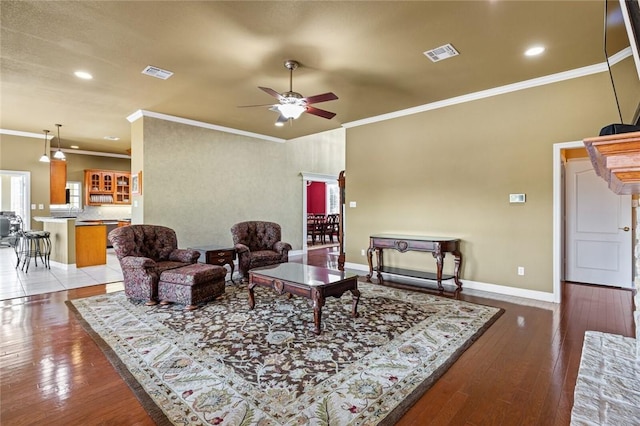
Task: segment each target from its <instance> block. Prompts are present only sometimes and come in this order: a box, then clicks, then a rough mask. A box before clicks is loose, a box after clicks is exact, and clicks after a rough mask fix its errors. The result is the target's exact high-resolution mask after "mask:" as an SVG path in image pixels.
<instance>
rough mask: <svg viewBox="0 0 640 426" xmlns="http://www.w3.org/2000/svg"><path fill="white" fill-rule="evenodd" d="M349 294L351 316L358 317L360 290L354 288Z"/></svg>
mask: <svg viewBox="0 0 640 426" xmlns="http://www.w3.org/2000/svg"><path fill="white" fill-rule="evenodd" d="M351 295H352V299H353V301H352V302H351V306H352V309H351V316H352V317H353V318H358V302H359V301H360V290H358V289H357V288H354V289H352V290H351Z"/></svg>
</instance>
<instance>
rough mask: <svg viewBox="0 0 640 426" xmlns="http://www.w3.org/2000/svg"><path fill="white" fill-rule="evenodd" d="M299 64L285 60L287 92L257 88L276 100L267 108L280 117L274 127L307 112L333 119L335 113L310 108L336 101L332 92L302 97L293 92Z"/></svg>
mask: <svg viewBox="0 0 640 426" xmlns="http://www.w3.org/2000/svg"><path fill="white" fill-rule="evenodd" d="M299 65H300V64H299V63H298V62H297V61H294V60H291V59H289V60H287V61H285V63H284V66H285V68H287V69H288V70H289V91H288V92H284V93H278V92H276V91H275V90H273V89H270V88H268V87H258V88H259V89H260V90H262V91H264V92H266V93H268V94H269V95H271V96H273V97H274V98H276V99H278V101H279V103H277V104H274V105H270V106H271V108H269V109H270V110H271V111H276V112H278V113H279V114H280V115H279V117H278V119H277V120H276V123H275V124H276V126H283V125H284V123H286V122H287V121H289V120H295V119H296V118H298V117H300V115H301V114H302V113H303V112H307V113H309V114H313V115H317V116H318V117H323V118H327V119H332V118H333V117H335V115H336V113H335V112H330V111H325V110H323V109H320V108H316V107H313V106H311V104H317V103H320V102H327V101H333V100H335V99H338V97H337V96H336V95H335V94H333V93H332V92H327V93H323V94H321V95H315V96H309V97H304V96H302V95H301V94H300V93H297V92H294V91H293V70H295V69H296V68H298V66H299ZM247 106H248V107H253V106H269V105H247Z"/></svg>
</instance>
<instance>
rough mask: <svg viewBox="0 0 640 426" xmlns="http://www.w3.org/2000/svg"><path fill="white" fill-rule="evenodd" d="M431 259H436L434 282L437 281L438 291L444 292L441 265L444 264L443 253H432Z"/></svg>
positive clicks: (438, 251)
mask: <svg viewBox="0 0 640 426" xmlns="http://www.w3.org/2000/svg"><path fill="white" fill-rule="evenodd" d="M433 257H435V258H436V280H437V281H438V290H440V291H442V290H444V287H443V286H442V265H443V264H444V253H442V251H440V250H437V251H435V252H434V253H433Z"/></svg>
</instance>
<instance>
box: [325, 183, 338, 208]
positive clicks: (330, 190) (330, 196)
mask: <svg viewBox="0 0 640 426" xmlns="http://www.w3.org/2000/svg"><path fill="white" fill-rule="evenodd" d="M326 188H327V214H334V213H340V188H339V187H338V184H331V183H327V185H326Z"/></svg>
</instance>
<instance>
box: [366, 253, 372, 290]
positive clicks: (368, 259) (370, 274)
mask: <svg viewBox="0 0 640 426" xmlns="http://www.w3.org/2000/svg"><path fill="white" fill-rule="evenodd" d="M367 262H369V273H368V274H367V282H369V283H370V282H371V277H372V276H373V247H369V248H368V249H367Z"/></svg>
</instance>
